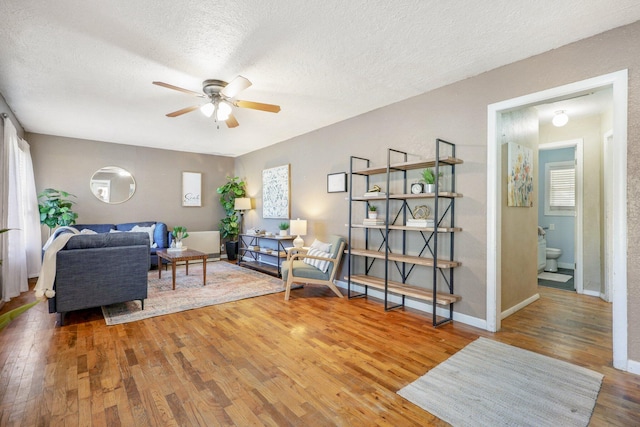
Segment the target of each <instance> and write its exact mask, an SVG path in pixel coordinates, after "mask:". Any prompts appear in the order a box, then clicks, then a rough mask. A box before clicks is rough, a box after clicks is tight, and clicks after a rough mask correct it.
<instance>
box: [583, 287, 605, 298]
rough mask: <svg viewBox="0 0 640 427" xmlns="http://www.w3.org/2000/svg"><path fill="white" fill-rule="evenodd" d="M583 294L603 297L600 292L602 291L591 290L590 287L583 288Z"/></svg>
mask: <svg viewBox="0 0 640 427" xmlns="http://www.w3.org/2000/svg"><path fill="white" fill-rule="evenodd" d="M582 294H583V295H589V296H590V297H598V298H601V297H602V295H601V294H600V291H590V290H589V289H583V290H582Z"/></svg>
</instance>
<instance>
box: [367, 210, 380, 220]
mask: <svg viewBox="0 0 640 427" xmlns="http://www.w3.org/2000/svg"><path fill="white" fill-rule="evenodd" d="M376 218H378V212H375V211H369V219H376Z"/></svg>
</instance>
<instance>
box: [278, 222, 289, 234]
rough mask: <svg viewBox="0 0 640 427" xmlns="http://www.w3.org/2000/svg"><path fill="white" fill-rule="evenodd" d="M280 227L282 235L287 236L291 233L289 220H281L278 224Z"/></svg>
mask: <svg viewBox="0 0 640 427" xmlns="http://www.w3.org/2000/svg"><path fill="white" fill-rule="evenodd" d="M278 228H279V229H280V235H281V236H286V235H287V234H288V233H289V231H288V230H289V223H288V222H281V223H280V225H278Z"/></svg>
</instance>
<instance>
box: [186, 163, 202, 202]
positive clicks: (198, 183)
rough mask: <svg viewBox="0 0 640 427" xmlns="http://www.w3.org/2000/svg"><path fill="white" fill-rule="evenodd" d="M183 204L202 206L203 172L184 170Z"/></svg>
mask: <svg viewBox="0 0 640 427" xmlns="http://www.w3.org/2000/svg"><path fill="white" fill-rule="evenodd" d="M182 206H185V207H200V206H202V174H201V173H200V172H182Z"/></svg>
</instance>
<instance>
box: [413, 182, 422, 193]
mask: <svg viewBox="0 0 640 427" xmlns="http://www.w3.org/2000/svg"><path fill="white" fill-rule="evenodd" d="M423 190H424V189H423V186H422V183H421V182H414V183H413V184H411V193H412V194H420V193H422V192H423Z"/></svg>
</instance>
